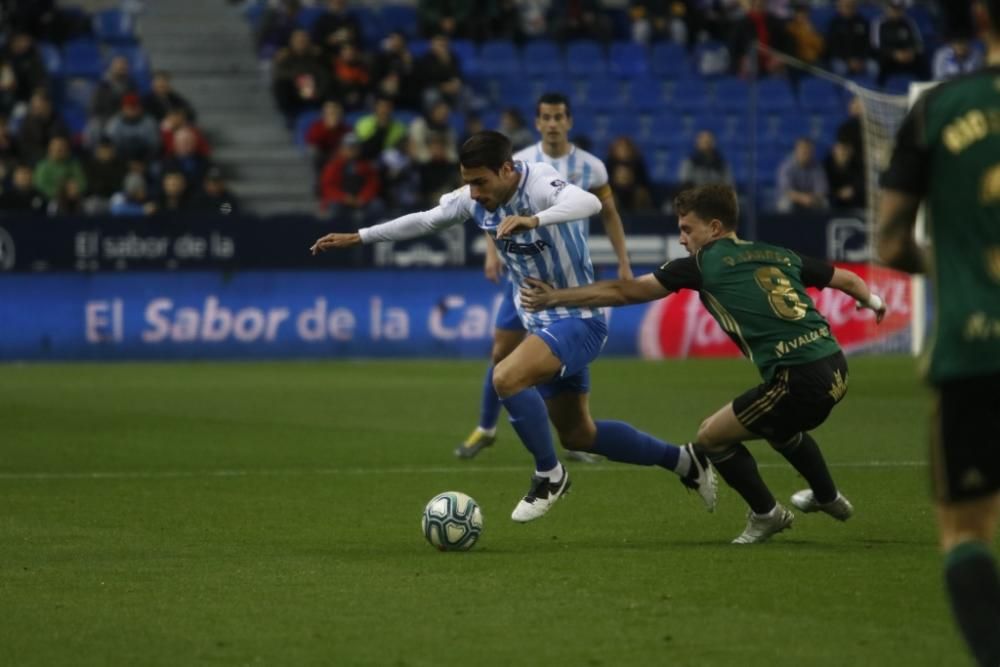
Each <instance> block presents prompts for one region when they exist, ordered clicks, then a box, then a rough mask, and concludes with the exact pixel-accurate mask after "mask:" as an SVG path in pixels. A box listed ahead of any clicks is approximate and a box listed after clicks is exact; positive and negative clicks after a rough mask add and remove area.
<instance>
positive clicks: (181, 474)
mask: <svg viewBox="0 0 1000 667" xmlns="http://www.w3.org/2000/svg"><path fill="white" fill-rule="evenodd" d="M828 465H829V466H830V467H831V468H860V469H865V468H923V467H926V466H927V462H926V461H861V462H855V463H830V464H828ZM758 466H759V467H761V468H786V467H787V468H790V466H789V465H788V464H787V463H760V464H758ZM530 467H531V466H530V465H527V466H475V467H473V466H469V467H463V466H399V467H395V468H285V469H272V470H267V469H262V470H252V469H247V470H235V469H233V470H226V469H223V470H146V471H143V470H134V471H129V470H125V471H120V472H100V471H94V472H0V481H31V480H37V481H47V480H75V479H93V480H102V479H123V480H128V479H198V478H212V477H219V478H225V477H308V476H334V475H421V474H423V475H439V474H446V473H459V474H466V473H474V474H481V473H511V472H525V471H526V470H528V469H530ZM578 467H579V466H578ZM645 468H646V466H628V465H593V466H587V467H586V468H584V470H586V471H588V472H625V471H638V470H641V469H645Z"/></svg>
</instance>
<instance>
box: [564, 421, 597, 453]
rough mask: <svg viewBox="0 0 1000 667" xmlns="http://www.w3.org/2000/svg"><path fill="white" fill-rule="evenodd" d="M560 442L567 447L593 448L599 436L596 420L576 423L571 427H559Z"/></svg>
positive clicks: (577, 448)
mask: <svg viewBox="0 0 1000 667" xmlns="http://www.w3.org/2000/svg"><path fill="white" fill-rule="evenodd" d="M556 430H557V432H558V433H559V444H561V445H562V446H563V447H564V448H566V449H575V450H581V449H584V450H586V449H593V447H594V440H595V439H596V438H597V427H596V426H595V425H594V422H586V423H582V424H574V425H573V426H571V427H563V428H557V429H556Z"/></svg>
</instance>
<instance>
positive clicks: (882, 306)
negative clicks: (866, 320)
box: [856, 294, 889, 324]
mask: <svg viewBox="0 0 1000 667" xmlns="http://www.w3.org/2000/svg"><path fill="white" fill-rule="evenodd" d="M856 306H857V309H858V310H861V309H862V308H867V309H869V310H870V311H872V312H873V313H875V324H881V323H882V320H884V319H885V314H886V312H887V311H888V310H889V307H888V306H887V305H886V303H885V301H883V300H882V297H880V296H879V295H877V294H872V295H871V297H870V298H869V299H868V303H861V302H860V301H858V302H857V304H856Z"/></svg>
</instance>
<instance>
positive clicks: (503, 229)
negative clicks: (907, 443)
mask: <svg viewBox="0 0 1000 667" xmlns="http://www.w3.org/2000/svg"><path fill="white" fill-rule="evenodd" d="M459 164H460V168H461V173H462V180H463V181H464V182H465V184H466V185H465V186H463V187H462V188H459V189H458V190H455V191H454V192H451V193H448V194H446V195H444V196H443V197H441V200H440V203H439V204H438V206H436V207H435V208H433V209H431V210H429V211H422V212H418V213H410V214H408V215H404V216H402V217H399V218H396V219H395V220H390V221H389V222H384V223H382V224H379V225H375V226H373V227H366V228H364V229H361V230H359V231H358V232H356V233H348V234H327V235H326V236H324V237H322V238H320V239H319V240H317V241H316V243H315V244H313V247H312V251H313V253H314V254H315V253H319V252H322V251H325V250H328V249H332V248H346V247H350V246H353V245H357V244H359V243H375V242H377V241H400V240H404V239H409V238H414V237H417V236H422V235H424V234H429V233H432V232H435V231H440V230H442V229H445V228H447V227H450V226H453V225H457V224H461V223H463V222H464V221H465V220H468V219H470V218H471V219H473V220H474V221H475V222H476V225H477V226H479V228H480V229H482V230H484V231H485V232H487V233H488V234H489V235H490V237H491V239H492V240H493V241H494V242H495V243H496V244H497V250H498V251H499V253H500V256H501V257H502V258H503V260H504V263H505V264H506V266H507V268H508V270H509V271H510V272H511V273H512V275H513V279H514V280H515V281H516V282H517V283H518V284H520V283H522V282H523V281H524V280H525V279H527V278H529V277H534V278H539V279H543V280H549V281H552V282H553V283H555V284H557V285H559V286H562V287H571V286H576V285H585V284H588V283H590V282H592V281H593V279H594V269H593V266H592V265H591V262H590V253H589V251H588V250H587V243H586V237H585V233H584V229H585V227H584V226H585V225H586V224H587V220H588V218H590V216H591V215H594V214H595V213H597V212H598V211H599V210H600V208H601V202H600V200H598V199H597V197H595V196H594V195H592V194H590V193H589V192H586V191H585V190H581V189H580V188H578V187H576V186H575V185H570V184H568V183H566V182H565V181H563V180H562V179H561V178H560V176H559V173H558V172H557V171H556V170H555V169H553V168H552V167H550V166H549V165H547V164H542V163H533V164H529V163H526V162H521V161H517V162H515V161H514V160H513V156H512V155H511V144H510V140H509V139H507V137H505V136H504V135H502V134H500V133H499V132H492V131H483V132H477V133H475V134H473V135H472V136H471V137H470V138H469V139H468V140H466V142H465V143H464V144H463V145H462V148H461V151H460V154H459ZM514 305H515V307H516V308H517V311H518V314H519V316H520V318H521V322H522V324H523V325H524V328H525V330H526V331H527V332H528V335H527V336H525V338H524V340H523V341H522V342H521V343H520V344H519V345H518V346H517V347H516V348H515V349H514V351H513V352H511V353H510V355H508V356H507V358H505V359H504V360H503V361H501V362H500V363H499V364H498V365H497V367H496V368H495V369H494V372H493V387H494V388H495V389H496V392H497V395H499V396H500V401H501V402H502V403H503V406H504V408H506V409H507V412H508V414H509V416H510V422H511V425H512V426H513V427H514V431H515V432H516V433H517V434H518V437H519V438H520V439H521V442H522V443H523V444H524V446H525V447H526V448H527V449H528V451H529V452H531V454H532V456H533V457H534V459H535V474H534V475H533V476H532V479H531V486H530V488H529V490H528V493H527V494H526V495H525V496H524V498H522V499H521V501H520V502H519V503H518V504H517V506H516V507H515V508H514V511H513V513H512V514H511V518H512V519H514V520H515V521H520V522H525V521H531V520H533V519H537V518H538V517H540V516H542V515H543V514H545V513H546V512H547V511H548V510H549V509H550V508H551V506H552V505H553V503H555V501H556V500H558V499H559V498H560V497H561V496H562V495H563V493H565V492H566V489H568V488H569V473H568V472H567V470H566V468H565V467H564V466H563V465H562V464H561V463H560V462H559V459H558V458H557V457H556V453H555V447H554V445H553V442H552V434H551V432H550V430H549V423H548V421H549V419H551V421H552V424H553V425H554V426H555V428H556V431H557V433H558V434H559V440H560V442H561V443H562V445H563V446H564V447H565V448H567V449H584V450H593V451H596V452H597V453H599V454H602V455H604V456H605V457H607V458H609V459H611V460H613V461H622V462H626V463H634V464H637V465H647V466H652V465H658V466H661V467H663V468H666V469H668V470H672V471H673V472H675V473H676V474H677V475H678V476H679V477H680V479H681V481H682V483H684V484H685V486H688V487H689V488H693V489H695V490H697V491H698V493H699V495H700V496H701V497H702V500H703V501H704V502H705V504H706V505H707V506H708V508H709V510H712V509H714V508H715V499H716V487H715V477H714V475H713V474H712V471H711V468H710V467H709V466H708V462H707V460H706V459H705V458H704V456H703V455H700V454H697V453H696V452H695V451H694V449H693V448H692V447H690V446H686V447H677V446H676V445H671V444H667V443H665V442H661V441H659V440H657V439H655V438H653V437H651V436H649V435H647V434H645V433H641V432H639V431H637V430H636V429H634V428H633V427H631V426H629V425H628V424H624V423H622V422H615V421H598V422H596V423H595V422H594V420H593V419H592V418H591V416H590V408H589V404H588V397H589V392H590V373H589V370H588V365H589V364H590V362H591V361H593V360H594V359H595V358H596V357H597V355H598V354H599V353H600V351H601V348H602V347H604V343H605V341H606V340H607V324H606V322H605V314H604V312H603V311H601V310H600V309H598V308H550V309H547V310H541V311H538V312H532V313H529V312H527V311H525V310H524V308H523V307H522V306H521V303H520V299H519V296H518V294H517V293H515V295H514Z"/></svg>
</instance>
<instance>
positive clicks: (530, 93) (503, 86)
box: [496, 77, 538, 109]
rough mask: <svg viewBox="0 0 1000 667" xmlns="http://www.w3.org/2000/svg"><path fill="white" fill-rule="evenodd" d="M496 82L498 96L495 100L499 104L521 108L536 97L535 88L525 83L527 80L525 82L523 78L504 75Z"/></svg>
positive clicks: (529, 104) (533, 101)
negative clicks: (504, 76)
mask: <svg viewBox="0 0 1000 667" xmlns="http://www.w3.org/2000/svg"><path fill="white" fill-rule="evenodd" d="M497 83H498V85H497V93H498V96H497V99H496V102H497V104H499V105H500V106H503V107H517V108H518V109H521V108H523V107H525V106H531V105H532V104H534V103H535V100H536V99H537V98H538V96H537V95H536V93H535V88H534V87H533V86H531V85H526V84H527V83H529V82H526V81H525V80H524V79H520V78H517V77H506V78H503V79H499V80H498V81H497Z"/></svg>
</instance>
